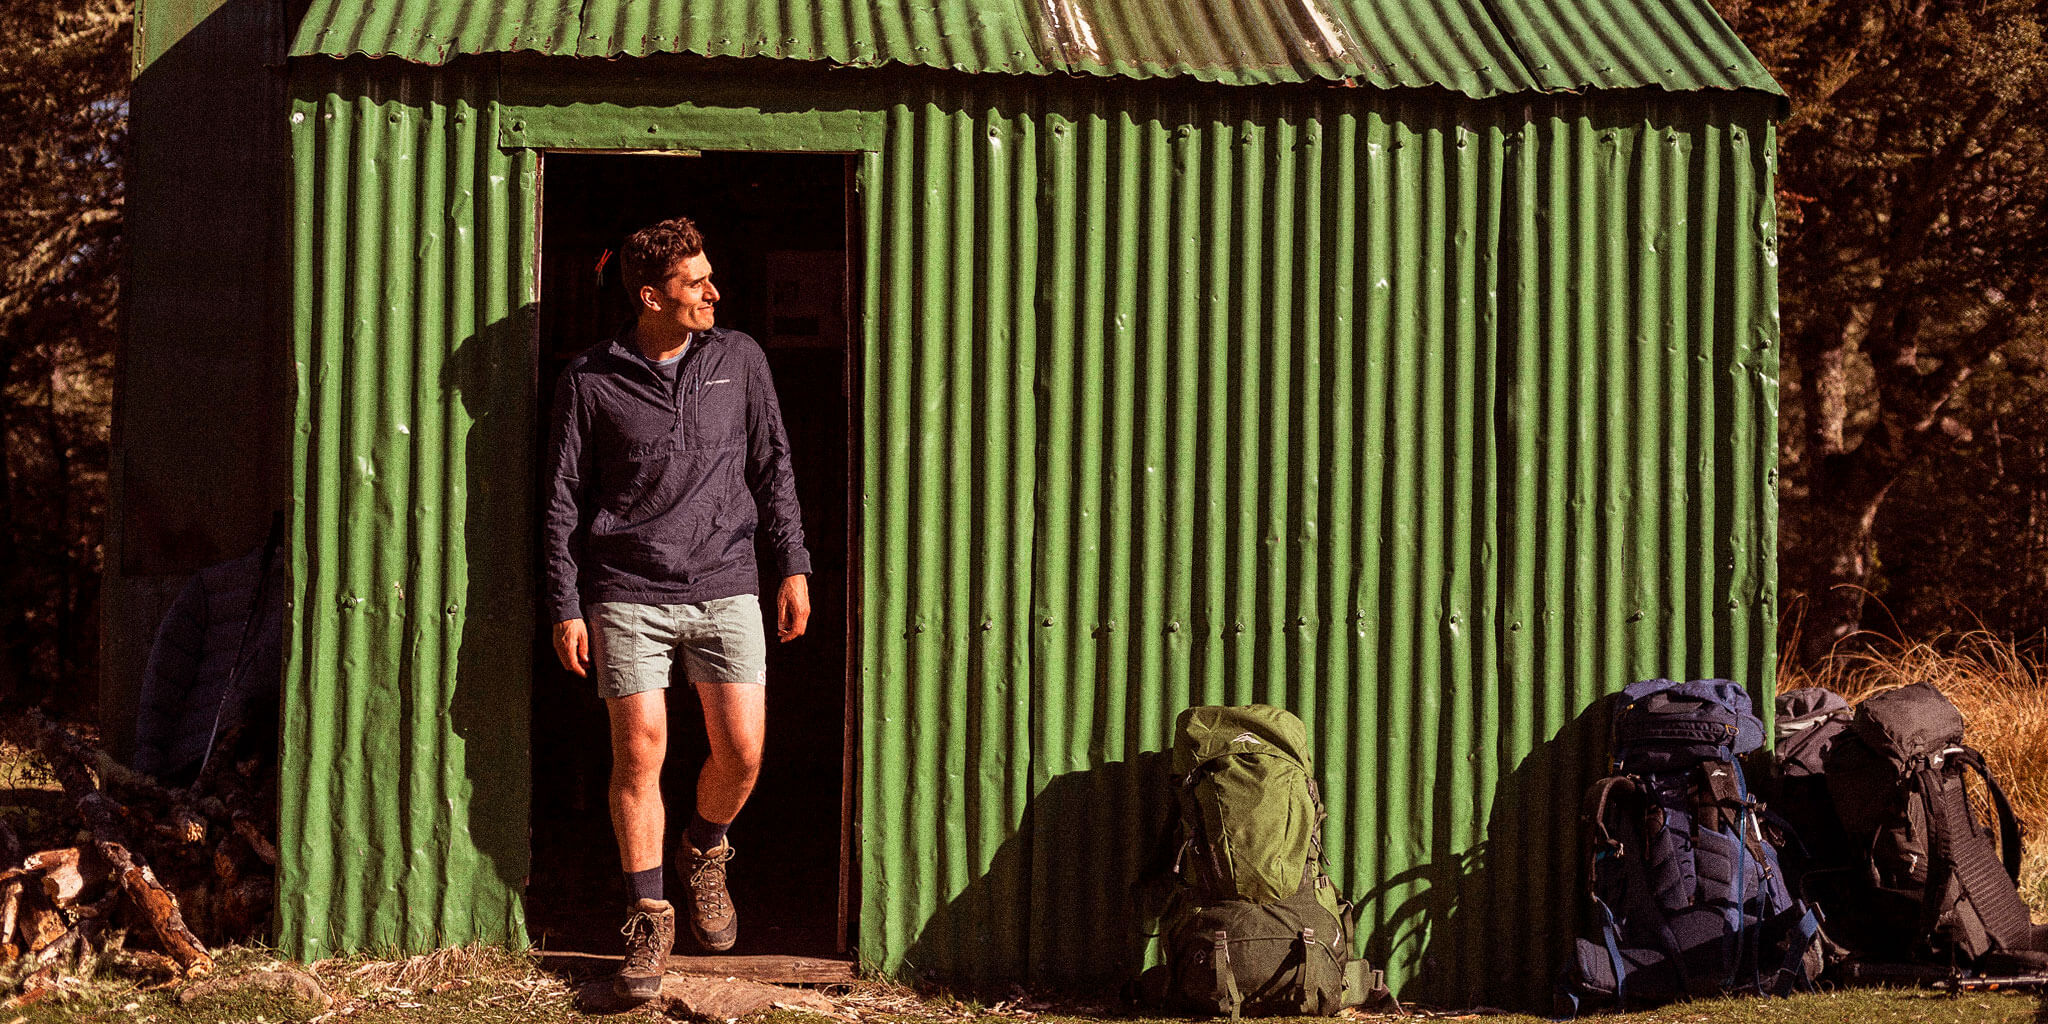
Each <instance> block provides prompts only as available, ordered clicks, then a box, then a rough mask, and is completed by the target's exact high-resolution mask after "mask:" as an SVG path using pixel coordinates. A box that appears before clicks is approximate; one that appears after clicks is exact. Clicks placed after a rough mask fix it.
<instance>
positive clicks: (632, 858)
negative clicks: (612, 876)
mask: <svg viewBox="0 0 2048 1024" xmlns="http://www.w3.org/2000/svg"><path fill="white" fill-rule="evenodd" d="M664 693H665V691H663V690H646V691H642V692H640V693H635V694H629V695H627V696H624V697H612V698H609V699H607V700H606V701H605V702H604V704H605V711H606V712H607V713H608V714H609V715H610V716H611V722H612V783H611V808H612V834H613V835H615V836H617V837H618V840H619V868H620V869H621V870H623V871H624V872H626V873H627V874H629V875H630V874H632V873H634V872H636V871H645V870H647V869H649V868H658V867H660V866H661V835H662V828H663V826H664V825H665V824H666V819H665V817H664V811H663V808H662V804H661V762H662V759H663V758H665V757H667V756H668V701H667V699H666V698H665V697H664V696H663V694H664Z"/></svg>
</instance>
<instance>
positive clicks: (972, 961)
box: [903, 751, 1173, 998]
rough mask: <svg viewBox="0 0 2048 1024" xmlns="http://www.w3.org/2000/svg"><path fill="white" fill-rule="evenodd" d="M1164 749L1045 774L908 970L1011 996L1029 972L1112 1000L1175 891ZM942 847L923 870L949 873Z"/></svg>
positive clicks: (916, 948) (918, 943) (1071, 992)
mask: <svg viewBox="0 0 2048 1024" xmlns="http://www.w3.org/2000/svg"><path fill="white" fill-rule="evenodd" d="M1167 761H1168V755H1167V754H1166V752H1164V751H1145V752H1142V753H1139V754H1137V755H1136V756H1134V757H1132V758H1131V759H1130V760H1128V761H1110V762H1106V763H1104V764H1101V765H1097V766H1094V767H1091V768H1085V769H1082V770H1079V771H1073V772H1067V773H1065V774H1062V775H1057V776H1054V777H1053V778H1051V779H1050V780H1048V781H1047V782H1046V784H1045V786H1044V787H1043V788H1042V789H1040V790H1039V791H1038V793H1037V794H1036V795H1035V796H1033V797H1031V798H1030V799H1029V800H1028V801H1027V802H1026V803H1025V805H1024V809H1023V813H1022V815H1021V816H1020V820H1019V822H1018V825H1017V827H1016V828H1015V829H1014V830H1013V831H1011V832H1010V833H1009V834H1008V836H1007V837H1006V838H1005V839H1004V840H1003V842H1002V844H1001V845H1000V846H999V847H998V848H997V849H996V851H995V853H994V855H993V856H991V857H990V858H989V860H988V863H987V865H986V866H985V867H984V868H982V869H980V870H979V871H977V872H975V875H974V878H973V879H972V880H971V881H970V882H968V883H967V885H966V886H965V887H964V888H962V889H961V890H960V891H959V892H957V893H956V894H955V895H953V897H952V898H951V899H949V900H947V901H946V902H945V903H944V904H943V905H941V906H939V907H938V908H937V909H936V910H934V911H933V912H931V913H930V914H929V916H927V917H926V918H925V919H924V920H923V922H922V923H921V925H919V926H918V934H917V938H916V940H915V941H913V942H912V944H911V946H910V949H909V951H908V952H907V953H906V954H905V957H904V971H903V974H904V975H905V976H906V977H907V978H910V979H913V980H915V981H916V982H917V983H918V984H920V985H922V986H936V987H942V988H945V989H947V990H949V991H952V992H954V993H957V994H963V995H976V996H993V997H1009V996H1012V995H1014V994H1015V993H1014V991H1013V986H1014V984H1015V983H1016V982H1017V981H1018V980H1019V979H1024V980H1025V981H1027V982H1028V983H1029V984H1031V985H1033V986H1036V987H1057V988H1058V989H1060V991H1061V994H1062V996H1065V997H1083V998H1085V997H1109V996H1113V995H1114V994H1115V993H1116V991H1117V989H1118V988H1119V987H1120V986H1121V985H1122V984H1123V983H1124V982H1126V981H1129V980H1130V979H1132V978H1134V977H1136V976H1137V974H1138V972H1139V971H1140V970H1141V969H1142V968H1143V967H1144V966H1145V959H1146V955H1147V951H1148V948H1149V947H1150V945H1151V944H1152V931H1153V930H1154V929H1155V928H1156V922H1157V920H1158V918H1159V915H1160V913H1161V912H1162V910H1163V909H1164V907H1165V904H1166V899H1167V897H1168V895H1170V893H1171V892H1172V888H1173V880H1172V857H1173V848H1172V847H1173V843H1172V837H1171V835H1170V834H1169V832H1170V829H1171V828H1172V825H1173V821H1172V817H1171V814H1170V812H1169V806H1170V804H1171V801H1170V800H1169V799H1166V797H1165V794H1167V793H1168V792H1169V788H1168V786H1169V783H1168V778H1167ZM941 856H942V855H940V854H934V855H928V856H927V858H926V859H927V860H928V861H939V862H937V863H928V864H927V865H925V868H926V869H927V870H935V871H936V870H943V868H944V867H945V865H944V863H943V861H942V860H940V857H941Z"/></svg>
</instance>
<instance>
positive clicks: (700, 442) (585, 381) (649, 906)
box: [546, 217, 811, 1000]
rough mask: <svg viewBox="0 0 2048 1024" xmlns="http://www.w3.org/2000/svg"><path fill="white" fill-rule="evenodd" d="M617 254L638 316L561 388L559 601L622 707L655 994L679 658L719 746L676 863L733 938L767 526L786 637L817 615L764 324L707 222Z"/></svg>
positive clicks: (621, 814)
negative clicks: (727, 312) (733, 304)
mask: <svg viewBox="0 0 2048 1024" xmlns="http://www.w3.org/2000/svg"><path fill="white" fill-rule="evenodd" d="M620 257H621V258H620V263H621V271H622V275H623V276H624V278H625V283H626V291H627V293H628V294H629V295H630V296H631V297H632V300H633V304H634V310H635V312H636V313H637V317H636V319H635V321H634V323H633V325H632V326H631V327H629V328H628V329H627V330H626V331H625V333H624V334H622V335H620V336H619V337H617V338H614V339H612V340H610V341H607V342H604V343H602V344H600V345H598V346H596V347H595V348H592V349H591V350H589V351H588V352H585V353H583V354H582V355H581V356H579V357H577V358H576V360H575V361H573V362H571V363H570V364H569V366H568V367H567V369H565V370H564V371H563V373H562V379H561V383H560V385H559V386H558V387H557V388H556V390H555V408H554V415H553V420H552V431H551V437H550V440H549V475H550V477H551V480H550V486H551V491H550V493H549V496H548V510H547V529H546V534H547V536H546V543H547V559H548V571H547V577H548V581H547V601H548V612H549V615H550V621H551V622H553V623H554V644H555V654H556V655H557V656H558V657H560V658H561V660H562V664H563V666H564V667H566V668H568V669H569V671H571V672H574V673H576V674H577V675H584V674H586V673H592V672H594V673H595V675H596V681H597V687H598V693H599V694H600V695H602V696H603V697H604V702H605V709H606V712H607V714H608V716H609V717H610V720H611V740H612V775H611V793H610V798H611V814H612V830H613V832H614V833H615V834H616V836H617V838H618V843H619V864H620V868H621V870H623V871H624V873H625V876H626V885H627V888H628V891H630V892H631V893H632V900H633V902H632V904H631V905H630V907H629V908H628V913H627V920H626V926H625V928H624V931H625V934H626V947H627V948H626V961H625V965H624V967H623V968H621V970H620V972H619V975H618V977H617V978H616V979H615V981H614V987H615V988H616V989H617V991H618V993H619V995H620V996H621V997H623V998H626V999H631V1000H644V999H649V998H652V997H653V996H654V995H655V994H657V993H658V992H660V991H661V976H662V972H663V969H664V968H665V967H666V966H667V962H668V955H669V952H670V949H671V947H672V945H673V942H674V938H675V910H674V907H673V906H672V905H671V904H670V903H669V902H668V901H667V899H666V898H665V896H664V893H663V891H662V859H661V844H662V832H663V828H664V825H665V821H664V812H663V808H662V800H661V764H662V759H663V757H664V756H665V755H666V753H667V748H668V716H667V702H666V699H665V697H664V693H665V690H666V688H667V686H668V685H669V676H670V673H671V669H672V666H673V665H674V662H675V659H676V656H677V655H678V654H680V655H681V657H682V662H683V668H684V670H685V674H686V676H687V678H688V681H689V682H690V684H691V685H692V687H694V688H695V690H696V693H697V699H698V701H699V702H700V703H701V704H702V705H703V709H704V726H705V731H706V732H707V734H708V736H709V739H710V741H711V756H710V758H709V759H708V760H706V761H705V762H704V766H703V769H702V770H701V772H700V773H699V774H698V776H697V803H696V812H695V814H694V816H693V817H692V819H691V821H690V825H689V828H688V830H687V831H685V832H684V834H683V837H682V839H681V841H680V842H679V843H678V844H677V850H676V871H677V874H678V876H679V877H680V878H681V879H683V880H684V881H685V882H686V883H687V884H688V886H689V889H690V893H689V918H690V930H691V932H692V933H693V934H694V935H695V936H696V939H697V942H698V944H699V945H701V946H703V947H704V948H705V949H707V950H711V951H719V950H725V949H730V948H732V945H733V942H734V941H735V940H736V938H737V937H738V929H739V917H738V914H737V912H736V911H735V910H734V908H733V906H732V900H731V898H730V897H729V896H728V895H727V893H726V887H725V870H726V863H727V862H728V861H730V860H731V859H732V845H731V844H730V843H728V842H726V839H725V833H726V827H727V826H728V825H730V824H731V823H732V821H733V819H734V818H735V817H736V816H737V815H738V814H739V811H740V808H741V807H742V806H743V805H744V804H745V803H746V800H747V795H748V794H749V793H751V792H752V791H753V787H754V780H755V777H756V776H757V775H758V774H759V772H760V766H761V742H762V736H763V733H764V727H765V722H766V705H765V692H766V683H767V643H766V640H765V638H764V637H763V635H762V623H761V612H760V606H759V604H758V598H757V597H756V596H755V594H756V590H757V587H758V585H759V584H758V570H757V568H756V566H755V564H754V532H755V527H756V524H757V522H758V524H759V526H760V528H761V531H762V533H763V535H764V536H765V537H766V539H767V542H768V544H767V547H768V550H769V558H770V565H769V566H768V568H769V571H770V572H771V573H772V574H773V575H774V576H775V577H776V578H777V579H779V580H780V581H781V583H780V588H779V590H778V592H777V594H776V635H777V638H778V639H779V640H781V641H782V642H785V643H787V642H788V641H791V640H794V639H796V638H797V637H799V636H802V635H803V632H804V625H805V622H806V621H807V620H808V619H809V617H810V593H809V589H808V584H807V583H806V582H805V574H807V573H809V572H810V571H811V561H810V553H809V552H808V551H806V550H805V548H804V535H803V524H802V522H801V521H800V519H799V517H798V513H797V503H796V485H795V481H794V479H793V477H792V475H791V470H790V460H789V441H788V438H787V437H786V436H785V435H784V433H783V429H782V413H781V410H780V408H779V407H778V406H777V404H776V400H775V386H774V382H773V381H771V380H770V379H769V376H768V361H767V359H766V357H764V356H763V355H762V353H761V347H760V346H759V345H758V344H756V343H755V342H754V339H752V338H750V337H748V336H746V335H745V334H741V333H739V332H737V331H729V330H723V329H720V328H718V327H715V326H713V323H712V321H713V318H714V307H715V306H716V305H717V302H718V289H717V288H715V287H713V286H712V284H711V263H710V261H709V260H708V259H707V258H706V257H705V255H704V240H703V237H702V236H701V235H699V234H698V231H697V226H696V225H695V224H693V223H691V222H690V221H689V220H688V219H686V218H680V217H679V218H676V219H673V220H665V221H662V222H661V223H659V224H655V225H653V226H651V227H648V228H644V229H642V230H641V231H639V232H636V233H635V234H634V235H633V236H632V237H631V238H629V239H627V240H626V244H625V247H624V250H623V251H622V252H621V254H620Z"/></svg>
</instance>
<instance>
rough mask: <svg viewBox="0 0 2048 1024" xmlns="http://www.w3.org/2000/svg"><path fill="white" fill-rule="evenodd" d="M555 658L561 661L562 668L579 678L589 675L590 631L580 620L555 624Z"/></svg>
mask: <svg viewBox="0 0 2048 1024" xmlns="http://www.w3.org/2000/svg"><path fill="white" fill-rule="evenodd" d="M555 657H557V658H560V659H562V667H563V668H566V669H568V670H569V671H571V672H574V673H576V674H577V675H579V676H587V675H589V674H590V631H589V630H588V629H586V628H584V626H583V620H582V619H564V620H562V621H561V622H557V623H555Z"/></svg>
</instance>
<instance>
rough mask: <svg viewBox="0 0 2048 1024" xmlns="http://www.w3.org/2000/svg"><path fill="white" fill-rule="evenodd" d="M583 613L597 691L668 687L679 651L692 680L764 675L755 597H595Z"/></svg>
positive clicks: (761, 679) (749, 679) (758, 680)
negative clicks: (693, 600)
mask: <svg viewBox="0 0 2048 1024" xmlns="http://www.w3.org/2000/svg"><path fill="white" fill-rule="evenodd" d="M585 612H586V613H587V614H588V615H589V620H590V662H591V666H592V668H594V669H595V670H596V672H597V693H598V696H600V697H604V698H607V699H610V698H613V697H627V696H631V695H633V694H636V693H644V692H646V691H648V690H659V689H661V688H663V687H666V686H667V685H668V681H669V676H670V674H671V673H672V672H673V671H674V666H675V660H676V656H677V655H678V654H680V655H682V659H683V677H684V678H685V679H688V680H689V681H690V682H693V683H755V684H762V683H766V682H767V681H768V639H767V634H766V630H765V629H764V627H763V626H762V624H761V600H760V598H758V597H755V596H754V595H752V594H741V595H739V596H737V597H721V598H718V599H717V600H713V601H706V602H704V603H702V604H630V603H627V602H624V601H601V602H598V603H597V604H593V605H591V606H590V607H589V608H587V609H585Z"/></svg>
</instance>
